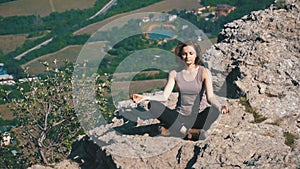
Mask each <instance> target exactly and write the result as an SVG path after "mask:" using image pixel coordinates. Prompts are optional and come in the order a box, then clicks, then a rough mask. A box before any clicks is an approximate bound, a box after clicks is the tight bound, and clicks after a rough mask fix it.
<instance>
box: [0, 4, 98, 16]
mask: <svg viewBox="0 0 300 169" xmlns="http://www.w3.org/2000/svg"><path fill="white" fill-rule="evenodd" d="M95 2H96V0H17V1H12V2H7V3H3V4H0V16H3V17H7V16H16V15H17V16H23V15H40V16H42V17H43V16H47V15H49V14H50V13H51V12H63V11H66V10H70V9H86V8H90V7H93V5H94V3H95Z"/></svg>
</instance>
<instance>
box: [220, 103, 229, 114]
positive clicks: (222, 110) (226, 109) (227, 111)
mask: <svg viewBox="0 0 300 169" xmlns="http://www.w3.org/2000/svg"><path fill="white" fill-rule="evenodd" d="M220 112H221V113H222V114H227V113H229V112H230V110H229V108H228V106H226V105H224V106H222V107H221V108H220Z"/></svg>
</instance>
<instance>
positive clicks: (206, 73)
mask: <svg viewBox="0 0 300 169" xmlns="http://www.w3.org/2000/svg"><path fill="white" fill-rule="evenodd" d="M199 69H201V70H202V78H203V79H206V78H207V77H211V72H210V70H209V69H208V68H206V67H204V66H201V67H200V68H199Z"/></svg>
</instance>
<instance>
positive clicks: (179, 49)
mask: <svg viewBox="0 0 300 169" xmlns="http://www.w3.org/2000/svg"><path fill="white" fill-rule="evenodd" d="M186 46H191V47H193V48H194V49H195V51H196V59H195V64H196V65H202V64H203V60H202V57H201V48H200V46H199V44H198V43H195V42H193V41H186V42H180V43H179V44H178V45H177V46H176V48H175V54H176V55H177V56H178V57H179V58H180V59H182V52H183V48H184V47H186Z"/></svg>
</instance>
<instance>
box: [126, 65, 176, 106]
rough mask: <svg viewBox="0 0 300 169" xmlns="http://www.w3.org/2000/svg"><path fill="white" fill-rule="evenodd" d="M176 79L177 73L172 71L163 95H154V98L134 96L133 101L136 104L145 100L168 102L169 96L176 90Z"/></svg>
mask: <svg viewBox="0 0 300 169" xmlns="http://www.w3.org/2000/svg"><path fill="white" fill-rule="evenodd" d="M175 77H176V71H175V70H172V71H171V72H170V73H169V77H168V80H167V83H166V85H165V88H164V91H163V94H161V95H154V96H143V95H140V94H133V95H132V96H131V97H132V100H133V101H134V102H135V103H139V102H141V101H143V100H155V101H167V100H168V98H169V96H170V95H171V93H172V91H173V88H174V85H175Z"/></svg>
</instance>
